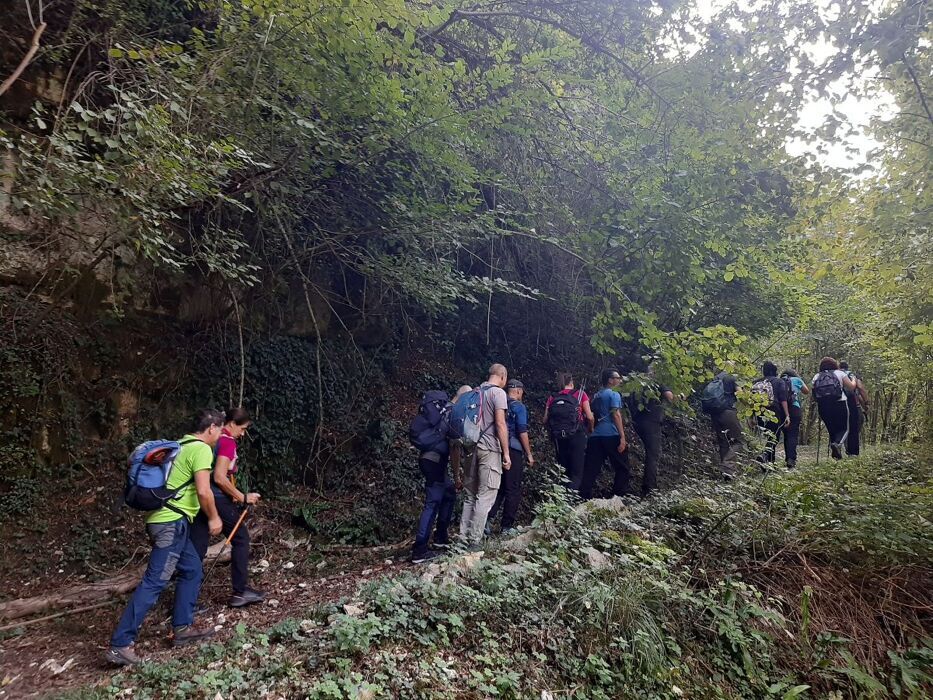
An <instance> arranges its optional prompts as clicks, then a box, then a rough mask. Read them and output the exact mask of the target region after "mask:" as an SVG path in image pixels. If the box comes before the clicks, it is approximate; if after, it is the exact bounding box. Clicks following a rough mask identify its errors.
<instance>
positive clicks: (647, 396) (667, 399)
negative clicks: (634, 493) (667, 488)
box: [628, 366, 674, 498]
mask: <svg viewBox="0 0 933 700" xmlns="http://www.w3.org/2000/svg"><path fill="white" fill-rule="evenodd" d="M673 402H674V392H673V391H671V390H670V389H669V388H668V387H666V386H664V385H663V384H659V383H658V382H657V381H655V379H654V368H653V366H649V367H648V383H647V384H645V385H644V386H642V387H640V388H639V389H635V390H633V391H632V392H631V393H630V394H629V396H628V409H629V414H630V415H631V417H632V427H634V428H635V433H636V434H637V435H638V439H639V440H641V444H642V445H643V446H644V448H645V468H644V473H643V475H642V480H641V496H642V498H646V497H647V496H648V495H649V494H650V493H651V492H652V491H653V490H654V489H655V488H656V487H657V485H658V460H659V459H660V457H661V424H662V423H663V422H664V405H665V403H667V404H672V403H673Z"/></svg>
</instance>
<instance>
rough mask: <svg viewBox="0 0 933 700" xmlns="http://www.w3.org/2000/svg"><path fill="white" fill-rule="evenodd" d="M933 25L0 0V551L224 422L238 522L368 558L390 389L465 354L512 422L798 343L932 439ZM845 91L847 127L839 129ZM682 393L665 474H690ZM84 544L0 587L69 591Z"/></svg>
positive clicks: (405, 521)
mask: <svg viewBox="0 0 933 700" xmlns="http://www.w3.org/2000/svg"><path fill="white" fill-rule="evenodd" d="M929 12H930V10H929V6H928V3H927V2H926V0H891V1H890V2H884V3H878V2H868V1H863V0H854V1H849V0H844V1H843V2H836V3H832V4H831V5H826V6H822V5H820V4H816V3H812V2H808V1H804V0H778V1H775V2H748V3H740V4H731V5H730V4H725V3H723V4H722V5H721V6H716V7H713V8H710V7H706V6H705V5H704V6H700V7H698V6H696V5H695V4H694V3H692V2H680V1H679V0H658V1H654V0H626V1H624V2H611V1H609V0H580V1H575V2H550V1H548V0H477V1H476V2H461V1H457V2H446V1H444V2H415V1H408V2H405V1H404V0H344V1H343V2H328V1H326V0H325V1H318V0H250V1H244V2H214V1H213V0H205V1H203V2H180V1H179V2H176V1H174V0H132V1H131V2H116V1H113V0H59V1H57V2H52V1H48V2H44V1H43V0H16V1H14V0H0V15H2V17H3V18H4V19H3V22H2V26H0V38H2V41H0V78H2V79H4V80H6V79H7V78H8V77H10V78H13V79H12V80H6V82H4V83H3V84H2V88H0V152H2V167H0V236H2V247H0V338H2V339H0V442H2V444H3V449H2V450H0V518H2V519H4V520H5V521H6V522H7V523H8V524H9V533H10V537H9V538H7V542H6V543H5V544H4V547H5V548H7V549H6V551H7V552H13V551H19V550H18V549H17V547H18V546H19V545H21V544H22V542H23V541H27V542H28V541H33V539H38V540H40V541H41V540H43V539H48V538H50V537H51V536H52V534H53V533H54V532H55V531H56V527H61V526H62V525H64V524H65V523H64V522H58V523H56V522H55V520H56V519H55V518H53V517H50V516H51V515H52V514H53V513H54V511H55V510H56V509H57V506H55V507H53V508H52V509H50V511H51V512H47V511H46V505H44V504H48V503H49V501H50V499H51V498H52V494H54V498H56V499H60V500H58V501H56V503H59V502H60V503H61V504H62V511H63V512H67V513H68V518H67V520H68V526H69V527H71V526H74V524H75V523H78V524H79V526H80V527H81V528H85V526H87V528H86V529H90V530H94V531H95V532H96V531H97V530H99V529H100V528H99V527H97V524H99V523H100V522H101V521H102V520H104V519H105V520H106V521H110V520H116V521H120V522H122V520H121V519H124V518H126V517H127V516H126V515H125V514H121V513H119V512H118V511H117V510H116V504H117V503H118V501H119V493H118V489H116V488H115V487H114V484H116V483H118V482H119V481H120V480H121V479H122V471H123V461H124V459H125V456H126V454H127V453H128V451H129V449H130V448H131V447H132V446H133V445H135V444H136V443H137V442H139V441H141V440H143V439H146V438H149V437H152V436H156V435H159V436H172V435H175V434H177V433H178V431H179V430H180V429H181V427H182V425H183V422H184V420H185V419H186V418H187V417H188V416H189V415H190V414H191V413H192V411H193V410H194V409H196V408H198V407H201V406H205V405H212V406H218V407H222V406H226V405H237V404H239V403H242V404H244V405H245V406H246V407H247V408H248V409H249V410H250V411H251V413H252V414H253V415H254V417H255V424H254V429H253V430H252V431H251V434H250V438H249V441H248V444H246V445H245V450H244V453H243V463H244V465H245V470H244V471H245V478H246V480H247V481H248V483H249V484H250V486H251V487H253V486H255V487H256V488H258V489H259V490H261V491H263V492H264V493H265V494H268V495H270V496H276V497H277V498H276V499H274V500H273V503H272V504H271V505H270V506H268V507H269V509H270V511H269V512H271V513H275V512H277V511H276V510H275V509H276V508H278V509H279V511H278V512H279V516H280V517H281V518H283V519H285V520H288V519H289V518H294V519H295V520H296V522H301V523H302V524H303V525H304V526H305V527H306V528H309V529H311V530H312V532H317V533H318V534H323V535H324V536H326V537H327V538H330V539H337V540H340V541H344V542H354V543H365V544H372V543H376V542H383V541H394V540H396V539H398V538H399V537H401V536H404V535H405V533H406V532H407V531H408V530H410V529H411V527H412V522H413V521H412V513H413V512H414V510H415V509H417V505H418V488H419V485H418V481H417V470H416V467H415V464H414V459H413V453H412V452H411V450H410V448H409V447H408V446H407V443H406V442H405V439H404V428H405V424H406V423H407V421H408V419H409V418H410V417H411V415H412V413H413V410H414V407H415V405H416V402H417V400H418V398H419V396H420V393H421V392H422V391H424V390H426V389H431V388H443V389H447V390H452V389H453V388H455V387H456V386H458V385H460V384H462V383H464V382H466V383H475V382H478V381H480V379H481V378H482V374H483V371H484V369H485V367H486V366H488V364H489V363H490V362H491V361H499V362H503V363H504V364H506V365H507V366H508V368H509V370H510V372H511V373H512V374H513V375H514V376H520V377H521V378H522V379H523V380H524V381H525V383H526V386H528V387H529V403H530V405H531V407H532V413H533V415H540V410H541V407H542V406H543V401H544V399H545V397H546V396H547V392H548V391H550V390H551V386H550V382H551V379H552V377H553V373H554V371H555V370H558V369H564V368H569V369H572V370H574V371H575V372H578V373H579V375H580V376H581V378H582V377H585V378H586V381H587V386H588V387H591V386H594V385H595V383H596V378H597V376H598V372H599V370H600V369H601V368H602V367H605V366H617V367H619V368H620V369H621V370H622V371H623V372H625V373H626V374H627V375H628V376H629V378H630V381H631V382H635V383H638V382H640V381H641V379H640V378H641V377H643V376H644V373H645V372H646V371H647V369H648V365H649V364H653V366H654V369H655V371H656V374H657V376H658V378H659V379H661V380H662V381H663V382H665V383H667V384H668V385H670V386H671V387H672V388H673V389H674V390H675V392H676V393H683V394H685V395H686V396H688V397H691V396H692V395H693V392H694V391H695V390H696V389H697V388H698V387H700V386H702V384H703V383H704V382H705V381H707V380H708V379H709V378H710V377H711V376H712V375H713V373H714V372H715V371H717V369H718V368H722V367H725V366H729V367H732V368H734V369H735V371H736V372H737V373H738V374H739V375H740V376H742V377H744V378H745V379H751V378H753V377H754V376H755V375H756V373H757V365H759V364H760V362H761V360H762V359H769V358H770V359H774V360H776V361H778V362H779V364H780V365H781V366H782V367H783V366H790V367H795V368H797V369H798V370H799V371H800V373H801V375H802V376H804V377H809V376H811V375H812V372H813V371H815V367H816V364H817V363H818V360H819V358H820V357H821V356H823V355H825V354H828V355H832V356H836V357H839V358H840V359H847V360H848V361H849V363H850V364H851V365H852V367H853V368H854V369H855V370H856V371H857V372H858V373H859V374H860V376H861V377H862V378H863V380H864V381H865V383H866V385H867V387H868V389H869V391H870V393H871V396H872V411H871V413H870V414H869V416H868V423H867V431H866V441H867V442H869V443H872V444H879V445H880V444H890V443H906V444H910V445H914V446H920V445H923V444H925V443H928V442H929V437H930V436H931V435H933V295H931V289H933V282H931V266H933V257H931V255H930V245H931V242H933V240H931V230H930V223H931V218H930V217H931V190H930V185H929V182H930V175H931V157H930V156H931V134H933V112H931V104H933V78H931V76H933V60H931V56H930V42H931V38H933V37H931V30H930V26H929ZM30 46H35V47H37V50H36V51H35V52H32V51H31V50H30ZM24 57H25V59H28V60H25V61H24ZM21 68H22V69H23V70H22V71H21V72H20V69H21ZM879 100H880V101H882V102H884V103H886V104H890V109H888V110H886V111H885V113H884V114H883V115H882V116H883V118H882V117H877V118H874V119H871V120H870V123H869V124H868V126H867V127H866V132H865V133H862V132H861V131H860V129H861V127H859V126H858V125H857V122H858V121H859V120H858V119H853V117H854V116H855V115H853V114H851V113H850V111H851V110H853V109H854V110H860V109H868V107H866V105H871V104H874V103H876V102H877V101H879ZM814 102H819V103H820V104H822V105H824V106H825V107H826V112H827V116H826V118H825V120H824V121H823V123H822V124H821V125H820V126H819V127H817V128H810V127H807V128H805V127H804V125H803V123H802V122H801V120H800V114H801V110H802V109H803V108H804V107H805V106H807V105H811V104H813V103H814ZM869 137H870V139H869ZM853 139H854V141H853ZM853 142H862V143H869V145H868V146H867V147H866V148H867V149H868V150H867V151H864V150H863V151H861V152H859V151H858V150H857V149H855V150H853V152H852V159H851V162H850V166H849V167H847V168H833V167H830V166H829V165H828V162H829V159H828V157H827V154H828V153H829V151H830V150H832V149H838V148H839V146H840V144H843V145H844V144H852V143H853ZM789 144H796V148H793V147H791V148H789ZM850 148H853V147H851V146H850ZM791 152H794V153H799V155H791V154H790V153H791ZM693 401H694V399H692V398H688V400H687V401H686V402H682V403H681V404H680V405H679V407H678V408H677V410H676V411H675V412H673V413H672V415H671V420H670V421H669V423H668V425H667V426H666V428H665V431H666V445H667V446H668V448H667V449H666V450H665V464H666V469H665V473H666V475H667V477H666V478H667V479H668V483H670V482H671V481H672V480H676V479H675V477H677V476H679V475H681V474H683V473H684V472H689V471H691V470H694V469H695V470H699V471H701V472H702V471H703V470H704V469H705V468H706V467H705V465H707V464H709V460H710V458H711V455H712V450H711V448H710V445H709V444H708V440H709V435H708V430H707V429H706V426H705V425H704V423H703V419H702V417H701V416H698V415H697V414H696V412H695V410H694V409H695V404H694V403H693ZM751 403H752V402H749V404H743V406H744V408H743V410H745V411H746V412H750V411H752V410H753V406H751V405H750V404H751ZM816 429H817V422H816V417H815V413H814V412H812V411H811V413H810V417H809V425H808V431H807V432H808V437H809V439H810V441H812V440H814V439H815V431H816ZM538 439H539V443H540V444H541V450H542V451H546V450H547V449H549V448H548V447H547V446H546V445H545V443H546V441H545V440H544V439H543V434H539V435H538ZM635 449H636V450H637V449H638V448H637V447H636V448H635ZM917 449H920V448H919V447H917ZM532 478H533V483H532V485H531V488H532V489H533V491H534V493H535V494H536V495H535V498H534V499H532V500H531V503H534V502H537V501H538V500H540V498H543V497H544V495H545V494H546V493H547V491H548V489H549V486H548V481H547V478H546V477H545V476H544V475H538V476H534V477H532ZM85 484H92V485H95V486H97V485H100V486H103V487H104V488H100V489H98V490H97V491H95V492H94V493H93V494H92V496H85V495H84V493H85V492H84V490H83V487H84V485H85ZM88 499H90V500H88ZM347 504H350V506H349V507H348V505H347ZM529 507H530V506H529ZM36 513H38V514H39V515H38V516H37V515H36ZM46 519H48V520H49V522H45V520H46ZM43 523H45V524H43ZM24 537H25V538H26V540H23V539H22V538H24ZM102 539H103V538H102V536H101V537H99V536H97V535H94V536H91V535H87V536H86V537H85V540H82V542H83V544H82V545H81V546H80V547H77V546H76V548H74V549H69V550H67V551H66V553H65V559H66V560H67V561H65V562H54V563H51V564H49V563H47V562H46V561H45V560H44V559H43V557H44V556H45V555H46V553H45V552H42V551H39V550H35V548H30V547H26V548H25V550H26V551H24V552H23V553H22V557H23V559H17V564H16V566H14V565H13V559H12V558H7V557H5V559H7V561H8V562H9V563H7V564H4V565H3V567H0V571H3V573H4V576H5V577H6V576H9V577H12V578H10V579H9V580H10V581H14V582H16V581H25V580H28V579H29V578H30V577H31V575H32V574H33V573H34V572H38V571H48V570H52V569H56V568H57V567H59V566H61V567H62V571H66V570H67V571H76V570H77V569H79V568H80V567H82V566H83V565H84V564H85V562H86V561H87V559H88V556H90V555H89V552H91V551H92V550H95V548H96V547H98V546H100V543H101V540H102ZM30 549H31V551H30ZM125 554H126V552H125V551H122V553H115V554H112V555H108V556H111V557H112V558H111V559H110V560H109V562H107V563H111V564H117V563H119V562H121V561H122V558H121V557H124V558H125ZM22 562H27V563H28V566H26V568H25V569H23V566H22ZM69 567H70V568H69ZM6 594H7V592H4V596H6ZM11 594H12V592H11ZM782 692H783V691H782ZM791 697H795V696H791Z"/></svg>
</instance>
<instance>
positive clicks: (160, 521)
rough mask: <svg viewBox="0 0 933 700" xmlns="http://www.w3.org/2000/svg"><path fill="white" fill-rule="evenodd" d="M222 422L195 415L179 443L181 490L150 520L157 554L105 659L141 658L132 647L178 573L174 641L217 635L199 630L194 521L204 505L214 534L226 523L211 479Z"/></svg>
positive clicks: (212, 415)
mask: <svg viewBox="0 0 933 700" xmlns="http://www.w3.org/2000/svg"><path fill="white" fill-rule="evenodd" d="M223 425H224V414H223V413H221V412H220V411H216V410H214V409H204V410H202V411H200V412H199V413H198V415H197V416H196V417H195V419H194V421H193V425H192V430H191V432H190V433H189V434H187V435H185V436H184V437H183V438H182V439H181V440H180V441H179V444H180V445H181V450H180V451H179V452H178V455H177V456H176V457H175V460H174V463H173V466H172V470H171V473H170V475H169V477H168V481H167V482H166V487H167V488H169V489H179V490H180V491H179V494H178V496H176V497H175V498H174V499H172V500H171V501H170V502H168V503H167V504H166V505H165V506H164V507H163V508H160V509H159V510H156V511H153V512H152V513H150V514H149V516H148V517H147V518H146V532H147V534H148V535H149V540H150V542H151V543H152V553H151V554H150V555H149V564H148V565H147V566H146V571H145V573H144V574H143V578H142V580H141V581H140V582H139V585H138V586H137V587H136V590H135V591H133V595H132V597H131V598H130V601H129V603H128V604H127V606H126V609H125V610H124V611H123V614H122V615H121V616H120V622H119V623H118V624H117V628H116V629H115V630H114V632H113V636H112V637H111V638H110V648H109V649H108V650H107V653H106V655H105V658H106V660H107V661H108V662H110V663H112V664H116V665H118V666H129V665H132V664H136V663H139V662H140V661H141V659H140V658H139V657H138V656H137V655H136V653H135V652H134V650H133V646H134V644H135V642H136V637H137V635H138V634H139V628H140V626H141V625H142V623H143V619H144V618H145V617H146V614H147V613H148V612H149V610H150V608H152V606H153V605H155V602H156V601H157V600H158V598H159V595H160V594H161V593H162V591H163V590H164V589H165V587H166V586H167V585H168V583H169V581H170V580H171V578H172V575H173V574H177V578H176V582H175V608H174V612H173V614H172V627H173V641H172V643H173V645H174V646H176V647H177V646H182V645H184V644H189V643H191V642H194V641H198V640H201V639H204V638H206V637H209V636H211V635H212V634H213V633H214V630H213V628H209V629H198V628H195V627H194V625H193V623H194V610H195V606H196V605H197V601H198V593H199V591H200V588H201V578H202V576H203V570H202V568H201V557H199V556H198V553H197V552H196V551H195V549H194V544H193V543H192V542H191V536H190V534H191V523H192V521H193V520H194V518H195V516H196V515H197V514H198V511H200V510H201V509H203V510H204V512H205V514H206V515H207V527H208V532H209V533H210V534H211V535H216V534H218V533H219V532H220V530H221V528H222V527H223V522H222V521H221V519H220V516H219V515H218V514H217V508H216V506H215V505H214V494H213V492H212V491H211V479H210V474H211V468H212V466H213V463H214V452H213V447H214V445H216V444H217V440H218V438H220V435H221V431H222V430H223Z"/></svg>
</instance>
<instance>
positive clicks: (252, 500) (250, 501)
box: [244, 493, 262, 506]
mask: <svg viewBox="0 0 933 700" xmlns="http://www.w3.org/2000/svg"><path fill="white" fill-rule="evenodd" d="M260 498H262V496H260V495H259V494H258V493H248V494H246V498H245V499H244V500H245V501H246V505H248V506H254V505H256V504H257V503H259V499H260Z"/></svg>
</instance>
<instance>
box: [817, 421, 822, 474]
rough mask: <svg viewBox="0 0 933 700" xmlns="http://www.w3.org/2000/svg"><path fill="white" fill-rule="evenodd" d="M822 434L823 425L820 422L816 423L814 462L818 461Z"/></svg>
mask: <svg viewBox="0 0 933 700" xmlns="http://www.w3.org/2000/svg"><path fill="white" fill-rule="evenodd" d="M822 434H823V426H822V425H820V422H819V421H817V423H816V463H817V464H819V463H820V436H821V435H822Z"/></svg>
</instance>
